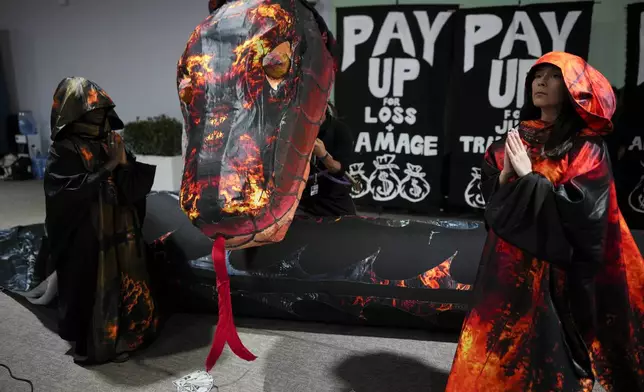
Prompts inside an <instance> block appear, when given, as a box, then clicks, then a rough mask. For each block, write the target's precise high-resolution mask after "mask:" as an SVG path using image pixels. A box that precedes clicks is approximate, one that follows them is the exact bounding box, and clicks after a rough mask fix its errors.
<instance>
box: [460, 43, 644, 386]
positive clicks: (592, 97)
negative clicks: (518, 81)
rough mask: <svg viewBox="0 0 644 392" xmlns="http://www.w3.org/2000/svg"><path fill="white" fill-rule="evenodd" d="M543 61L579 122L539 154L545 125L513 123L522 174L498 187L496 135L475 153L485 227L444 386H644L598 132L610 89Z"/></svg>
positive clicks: (638, 302) (633, 303)
mask: <svg viewBox="0 0 644 392" xmlns="http://www.w3.org/2000/svg"><path fill="white" fill-rule="evenodd" d="M542 63H547V64H552V65H555V66H557V67H559V68H560V69H561V71H562V74H563V78H564V82H565V84H566V87H567V89H568V92H569V94H570V97H571V98H572V100H573V105H574V106H575V109H576V111H577V113H578V114H579V115H580V116H581V117H582V119H583V120H584V122H585V123H586V128H585V129H583V130H582V131H581V132H580V133H579V134H577V136H575V137H573V139H572V147H571V148H570V150H569V151H568V152H567V153H566V154H565V155H564V156H563V158H561V159H552V158H546V157H545V156H543V155H542V154H540V151H543V150H542V147H543V143H544V142H545V140H547V136H548V135H547V132H548V129H549V126H547V125H546V124H544V123H542V122H541V121H538V120H536V121H522V123H521V124H520V126H519V128H520V129H519V131H520V135H521V136H522V139H523V140H524V143H526V140H528V141H530V142H529V143H527V144H528V145H529V153H530V155H531V157H532V161H533V172H532V173H530V174H528V175H526V176H524V177H522V178H519V179H516V178H515V179H511V180H510V182H508V183H507V184H505V185H502V186H500V185H499V182H498V181H499V175H500V173H501V170H502V169H503V158H504V154H505V148H504V146H505V143H504V141H498V142H496V143H494V144H493V145H491V146H490V148H489V149H488V151H487V152H486V154H485V159H484V163H483V182H482V191H483V193H484V197H485V199H486V201H487V202H488V205H487V208H486V213H485V218H486V223H487V224H488V227H489V229H490V230H489V235H488V239H487V242H486V245H485V248H484V250H483V255H482V260H481V265H480V269H479V274H478V277H477V281H476V284H475V290H476V292H477V293H478V294H477V295H476V296H475V298H476V300H475V303H473V304H472V308H471V311H470V314H469V315H468V317H467V319H466V321H465V323H464V326H463V330H462V334H461V337H460V340H459V344H458V348H457V352H456V355H455V358H454V363H453V365H452V371H451V374H450V377H449V381H448V386H447V392H478V391H480V392H496V391H498V392H537V391H539V392H541V391H543V392H545V391H549V392H550V391H567V392H568V391H569V392H576V391H591V390H592V388H593V384H594V380H597V381H599V382H600V383H601V385H602V386H603V387H604V388H605V389H606V390H607V391H608V392H638V391H644V261H643V260H642V256H641V254H640V251H639V249H638V248H637V245H636V244H635V242H634V240H633V238H632V236H631V233H630V231H629V229H628V227H627V226H626V224H625V222H624V219H623V218H622V216H621V213H620V211H619V209H618V207H617V199H616V194H615V186H614V183H613V177H612V173H611V166H610V161H609V158H608V153H607V150H606V147H605V145H604V143H603V140H602V138H601V136H600V135H602V134H605V133H607V132H609V131H610V130H611V129H612V125H611V124H610V121H609V119H610V117H611V115H612V113H613V111H614V108H615V98H614V95H613V93H612V90H611V87H610V84H609V83H608V81H607V80H606V79H605V78H604V77H603V76H602V75H601V74H600V73H599V72H598V71H596V70H595V69H593V68H592V67H590V66H589V65H588V64H586V63H585V62H584V61H583V60H582V59H581V58H579V57H577V56H573V55H570V54H567V53H561V52H556V53H549V54H546V55H545V56H544V57H542V58H541V59H540V60H539V61H538V62H537V64H542ZM532 77H533V73H530V74H529V75H528V78H527V80H526V91H527V94H526V102H528V100H530V102H531V81H532Z"/></svg>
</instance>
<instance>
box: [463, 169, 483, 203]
mask: <svg viewBox="0 0 644 392" xmlns="http://www.w3.org/2000/svg"><path fill="white" fill-rule="evenodd" d="M465 202H466V203H467V205H469V206H470V207H472V208H485V199H484V198H483V194H482V193H481V168H480V167H473V168H472V180H470V183H469V184H467V188H465Z"/></svg>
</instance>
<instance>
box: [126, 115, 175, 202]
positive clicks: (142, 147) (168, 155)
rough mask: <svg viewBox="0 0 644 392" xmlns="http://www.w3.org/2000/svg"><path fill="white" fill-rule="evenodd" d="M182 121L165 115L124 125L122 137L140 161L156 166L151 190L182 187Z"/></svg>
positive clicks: (173, 189) (172, 189)
mask: <svg viewBox="0 0 644 392" xmlns="http://www.w3.org/2000/svg"><path fill="white" fill-rule="evenodd" d="M181 133H182V126H181V123H180V122H179V121H178V120H176V119H174V118H172V117H168V116H165V115H162V116H157V117H151V118H148V119H147V120H138V119H137V121H134V122H131V123H128V124H125V128H124V129H123V140H124V141H125V144H126V145H127V146H128V148H129V149H130V150H131V151H132V152H133V153H134V154H136V159H137V160H138V161H139V162H142V163H147V164H150V165H155V166H156V167H157V172H156V175H155V177H154V185H152V190H153V191H178V190H179V189H180V188H181V176H182V174H183V160H182V158H181Z"/></svg>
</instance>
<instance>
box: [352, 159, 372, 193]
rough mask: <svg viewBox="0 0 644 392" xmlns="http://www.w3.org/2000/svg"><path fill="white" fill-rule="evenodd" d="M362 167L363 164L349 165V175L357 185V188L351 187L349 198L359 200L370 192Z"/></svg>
mask: <svg viewBox="0 0 644 392" xmlns="http://www.w3.org/2000/svg"><path fill="white" fill-rule="evenodd" d="M363 166H364V163H363V162H359V163H353V164H351V165H349V175H350V176H351V177H352V178H353V179H354V180H356V182H357V183H358V184H359V185H358V186H357V187H351V197H352V198H354V199H359V198H361V197H363V196H364V195H366V194H367V193H369V191H371V189H370V187H369V179H368V178H367V176H366V175H365V174H364V169H363Z"/></svg>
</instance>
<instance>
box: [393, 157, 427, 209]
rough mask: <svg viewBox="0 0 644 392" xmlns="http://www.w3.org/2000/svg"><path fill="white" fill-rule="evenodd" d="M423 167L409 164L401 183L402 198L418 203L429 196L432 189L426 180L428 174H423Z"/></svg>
mask: <svg viewBox="0 0 644 392" xmlns="http://www.w3.org/2000/svg"><path fill="white" fill-rule="evenodd" d="M422 170H423V167H422V166H420V165H412V164H411V163H407V168H406V169H405V174H406V175H407V176H406V177H405V178H403V180H402V182H401V183H400V197H402V198H403V199H405V200H407V201H410V202H412V203H418V202H419V201H421V200H423V199H424V198H426V197H427V195H429V192H430V190H431V187H430V186H429V182H427V180H425V178H424V177H425V176H426V175H427V174H426V173H423V172H422Z"/></svg>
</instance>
